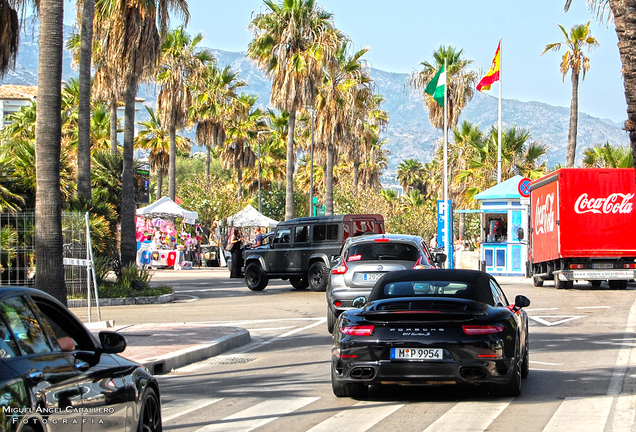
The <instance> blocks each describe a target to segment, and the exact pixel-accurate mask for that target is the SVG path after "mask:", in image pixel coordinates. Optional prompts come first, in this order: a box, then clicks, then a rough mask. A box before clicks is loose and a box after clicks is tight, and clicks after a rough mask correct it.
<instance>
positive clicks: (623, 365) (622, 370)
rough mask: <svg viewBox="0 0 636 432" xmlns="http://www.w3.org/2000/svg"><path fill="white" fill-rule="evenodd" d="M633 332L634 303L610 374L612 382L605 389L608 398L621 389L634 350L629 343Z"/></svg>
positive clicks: (635, 319)
mask: <svg viewBox="0 0 636 432" xmlns="http://www.w3.org/2000/svg"><path fill="white" fill-rule="evenodd" d="M634 331H636V301H634V303H633V304H632V307H631V309H630V310H629V316H628V317H627V325H626V326H625V336H624V337H623V343H622V346H621V349H620V351H619V352H618V358H617V359H616V366H614V372H613V373H612V380H611V381H610V385H609V388H608V389H607V394H608V395H609V396H617V395H619V394H620V393H621V390H622V389H623V381H624V380H625V374H626V373H627V365H628V364H629V358H630V356H631V355H632V351H633V350H634V344H632V343H629V339H631V338H633V337H634Z"/></svg>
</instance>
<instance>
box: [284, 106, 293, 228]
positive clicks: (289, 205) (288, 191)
mask: <svg viewBox="0 0 636 432" xmlns="http://www.w3.org/2000/svg"><path fill="white" fill-rule="evenodd" d="M295 128H296V106H295V105H294V106H292V109H291V110H290V112H289V132H288V134H287V180H286V184H285V220H290V219H293V218H294V129H295Z"/></svg>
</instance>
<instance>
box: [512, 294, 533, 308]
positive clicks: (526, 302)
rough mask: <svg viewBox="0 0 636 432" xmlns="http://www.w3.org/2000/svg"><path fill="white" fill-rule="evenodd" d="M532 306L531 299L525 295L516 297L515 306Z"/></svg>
mask: <svg viewBox="0 0 636 432" xmlns="http://www.w3.org/2000/svg"><path fill="white" fill-rule="evenodd" d="M528 306H530V299H529V298H528V297H526V296H524V295H518V296H517V297H515V308H517V309H521V308H524V307H528Z"/></svg>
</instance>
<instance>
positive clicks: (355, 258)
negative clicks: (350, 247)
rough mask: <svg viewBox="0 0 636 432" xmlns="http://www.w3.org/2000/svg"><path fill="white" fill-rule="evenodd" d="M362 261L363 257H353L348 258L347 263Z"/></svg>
mask: <svg viewBox="0 0 636 432" xmlns="http://www.w3.org/2000/svg"><path fill="white" fill-rule="evenodd" d="M361 259H362V255H351V256H350V257H349V258H347V262H351V261H360V260H361Z"/></svg>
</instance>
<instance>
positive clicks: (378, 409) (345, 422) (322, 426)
mask: <svg viewBox="0 0 636 432" xmlns="http://www.w3.org/2000/svg"><path fill="white" fill-rule="evenodd" d="M403 406H404V404H398V403H390V402H367V401H362V402H358V403H357V404H355V405H353V406H352V407H349V408H348V409H346V410H344V411H341V412H339V413H338V414H336V415H335V416H333V417H331V418H329V419H327V420H325V421H323V422H322V423H319V424H317V425H316V426H314V427H312V428H311V429H309V430H308V431H307V432H333V431H336V430H343V431H344V430H346V431H347V432H349V431H353V430H355V431H360V432H362V431H366V430H367V429H369V428H371V427H372V426H373V425H375V424H376V423H378V422H379V421H380V420H382V419H384V418H385V417H387V416H389V415H391V414H393V413H394V412H395V411H397V410H399V409H400V408H402V407H403Z"/></svg>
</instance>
